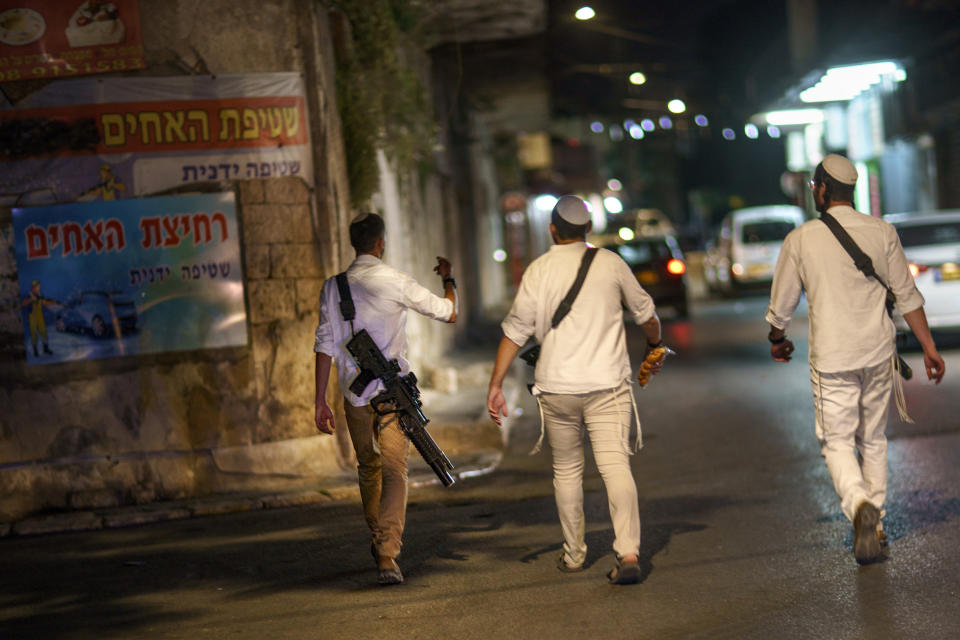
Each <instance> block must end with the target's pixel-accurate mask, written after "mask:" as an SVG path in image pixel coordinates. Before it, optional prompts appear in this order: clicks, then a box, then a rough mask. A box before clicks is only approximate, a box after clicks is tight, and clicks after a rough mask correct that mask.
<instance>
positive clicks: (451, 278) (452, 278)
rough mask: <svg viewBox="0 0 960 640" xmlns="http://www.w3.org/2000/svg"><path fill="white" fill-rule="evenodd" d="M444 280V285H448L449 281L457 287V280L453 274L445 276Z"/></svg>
mask: <svg viewBox="0 0 960 640" xmlns="http://www.w3.org/2000/svg"><path fill="white" fill-rule="evenodd" d="M442 282H443V286H447V283H448V282H449V283H450V284H452V285H453V288H454V289H456V288H457V281H456V279H455V278H454V277H453V276H452V275H451V276H447V277H445V278H443V280H442Z"/></svg>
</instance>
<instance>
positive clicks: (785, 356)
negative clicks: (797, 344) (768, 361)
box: [770, 340, 793, 362]
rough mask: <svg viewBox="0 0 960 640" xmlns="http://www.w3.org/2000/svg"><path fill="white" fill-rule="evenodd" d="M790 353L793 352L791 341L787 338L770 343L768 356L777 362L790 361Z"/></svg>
mask: <svg viewBox="0 0 960 640" xmlns="http://www.w3.org/2000/svg"><path fill="white" fill-rule="evenodd" d="M791 354H793V343H792V342H790V341H789V340H784V341H783V342H781V343H779V344H772V345H770V356H771V357H772V358H773V359H774V360H776V361H777V362H790V356H791Z"/></svg>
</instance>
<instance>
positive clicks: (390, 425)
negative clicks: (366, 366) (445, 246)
mask: <svg viewBox="0 0 960 640" xmlns="http://www.w3.org/2000/svg"><path fill="white" fill-rule="evenodd" d="M384 242H385V241H384V224H383V219H382V218H380V216H378V215H377V214H375V213H368V214H361V215H360V216H358V217H357V218H356V219H355V220H354V221H353V223H352V224H351V225H350V244H351V245H352V246H353V248H354V250H355V251H356V252H357V257H356V259H355V260H354V261H353V262H352V263H351V264H350V266H349V267H348V268H347V271H346V275H347V283H348V285H349V291H350V297H351V298H352V299H353V303H354V307H355V313H356V318H355V319H354V320H352V321H350V322H347V321H346V320H344V317H343V313H342V308H341V306H340V303H341V300H342V298H341V296H340V293H339V289H338V287H337V282H336V278H330V279H329V280H327V281H326V282H325V283H324V285H323V290H322V292H321V294H320V323H319V324H318V325H317V332H316V343H315V344H314V351H315V352H316V354H317V356H316V424H317V429H319V430H320V432H321V433H327V434H330V433H333V431H334V429H335V425H334V421H333V411H331V409H330V407H329V405H328V404H327V398H326V394H327V381H328V379H329V378H330V365H331V362H332V361H335V362H336V363H337V371H338V372H339V381H340V388H341V389H343V395H344V412H345V413H346V419H347V428H348V429H349V430H350V439H351V440H352V441H353V447H354V450H355V451H356V453H357V475H358V477H359V483H360V498H361V501H362V502H363V512H364V515H365V516H366V520H367V526H368V527H369V529H370V535H371V539H372V542H371V545H370V552H371V554H372V555H373V558H374V560H376V562H377V570H378V574H377V582H378V583H379V584H381V585H390V584H399V583H401V582H403V574H402V573H401V572H400V567H399V566H398V565H397V557H398V556H399V555H400V547H401V544H402V541H401V538H402V535H403V525H404V519H405V516H406V509H407V451H408V448H409V447H408V445H409V440H407V437H406V436H405V435H404V434H403V431H402V430H401V429H400V425H399V424H398V421H397V416H396V414H394V413H391V414H388V415H385V416H378V415H377V413H376V412H375V411H374V410H373V408H372V407H371V406H370V399H371V398H373V397H374V396H376V395H377V394H378V393H380V392H381V391H383V384H382V383H381V382H380V381H379V380H377V381H375V382H373V383H371V384H369V385H367V388H366V389H364V391H363V392H362V394H361V395H359V396H356V395H354V394H353V393H351V392H350V391H349V388H350V383H351V382H353V379H354V378H355V377H356V375H357V367H356V363H355V362H354V361H353V358H352V357H351V356H350V354H349V353H348V352H347V350H346V343H347V342H349V341H350V338H351V337H352V336H353V333H354V332H358V331H360V330H361V329H366V330H367V332H368V333H369V334H370V337H371V338H373V341H374V342H376V343H377V346H378V347H379V348H380V350H381V351H382V352H383V355H384V356H385V357H386V358H387V359H388V360H393V359H396V360H397V361H398V362H399V364H400V368H401V371H400V375H406V374H407V373H408V372H409V370H410V365H409V363H408V362H407V361H406V360H405V359H404V356H405V355H406V352H407V334H406V321H407V309H413V310H414V311H416V312H417V313H420V314H422V315H424V316H427V317H428V318H433V319H434V320H440V321H441V322H454V321H456V319H457V292H456V281H455V280H454V279H453V276H452V275H451V272H452V268H451V266H450V262H449V261H448V260H447V259H446V258H441V257H439V256H438V257H437V266H436V267H434V268H433V270H434V271H435V272H437V274H438V275H439V276H440V277H441V278H442V279H443V297H440V296H437V295H434V294H433V293H431V292H430V291H428V290H427V289H425V288H423V287H422V286H420V285H419V284H417V282H416V281H415V280H414V279H413V278H411V277H410V276H408V275H407V274H405V273H401V272H400V271H397V270H396V269H394V268H392V267H389V266H387V265H386V264H384V263H383V262H382V258H383V252H384Z"/></svg>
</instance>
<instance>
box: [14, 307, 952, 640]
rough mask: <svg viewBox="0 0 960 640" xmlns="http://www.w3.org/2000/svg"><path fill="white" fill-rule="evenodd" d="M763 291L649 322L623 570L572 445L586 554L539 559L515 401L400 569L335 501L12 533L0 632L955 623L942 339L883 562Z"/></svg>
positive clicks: (509, 631)
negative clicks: (498, 435) (499, 439)
mask: <svg viewBox="0 0 960 640" xmlns="http://www.w3.org/2000/svg"><path fill="white" fill-rule="evenodd" d="M764 303H765V300H764V299H762V298H748V299H743V300H739V301H722V302H708V303H704V304H701V305H699V306H698V307H697V308H696V309H695V311H694V317H693V318H692V319H691V320H690V321H678V322H674V323H671V324H670V325H669V326H668V327H667V330H666V337H667V341H668V343H669V344H670V345H671V346H672V347H673V348H674V349H675V350H676V351H677V355H676V356H675V357H671V358H670V360H668V362H667V364H666V366H665V368H664V370H663V372H662V373H661V375H659V376H657V377H656V378H655V379H654V380H653V382H651V384H650V385H649V386H648V387H647V388H646V389H644V390H642V391H640V392H639V394H638V402H639V406H640V413H641V419H642V421H643V431H644V440H645V447H644V448H643V450H642V451H641V452H640V453H639V454H638V455H637V456H635V458H634V460H633V467H634V471H635V476H636V479H637V484H638V487H639V494H640V502H641V505H640V506H641V517H642V519H643V541H642V549H641V564H642V566H643V567H644V576H643V580H642V582H641V584H639V585H634V586H629V587H615V586H611V585H609V584H607V581H606V579H605V577H604V574H605V573H606V571H608V570H609V569H610V568H611V567H612V566H613V563H614V559H613V556H612V553H611V551H610V545H611V543H612V539H613V533H612V530H611V528H610V523H609V516H608V514H607V511H606V497H605V494H604V492H603V486H602V483H601V482H600V479H599V476H598V475H597V473H596V468H595V466H594V465H593V463H592V460H590V461H588V467H587V468H588V471H587V477H586V480H585V493H586V498H585V502H586V510H587V518H588V525H587V542H588V545H589V552H588V560H587V565H588V566H587V570H586V571H584V572H581V573H577V574H562V573H560V572H558V571H557V570H556V568H555V564H554V563H555V559H556V556H557V555H558V553H559V549H560V528H559V524H558V521H557V516H556V510H555V505H554V502H553V489H552V478H551V473H550V460H549V449H546V450H545V452H544V453H541V454H540V455H538V456H534V457H529V456H527V455H526V451H527V450H529V448H530V447H531V446H532V444H533V443H534V441H535V439H536V436H537V430H538V423H537V412H536V405H535V404H534V403H532V402H531V400H530V398H529V397H527V396H521V404H520V406H519V407H518V409H519V410H520V412H519V413H521V415H518V416H517V417H516V418H514V419H512V420H511V421H510V422H511V424H510V431H509V433H510V438H509V446H508V451H507V455H506V456H505V458H504V461H503V464H502V465H501V467H500V468H499V469H498V470H496V471H495V472H493V473H491V474H489V475H486V476H482V477H477V478H471V479H468V480H465V481H462V482H460V483H458V484H457V485H455V486H454V487H452V488H451V489H447V490H444V489H442V488H440V487H438V486H433V487H423V488H418V489H415V490H413V491H412V493H411V503H410V507H409V511H408V521H407V535H406V536H405V543H406V544H405V548H404V553H403V556H402V558H401V562H400V564H401V567H402V568H403V570H404V573H405V576H406V583H405V584H403V585H401V586H398V587H389V588H381V587H377V586H376V585H375V583H374V580H375V571H374V568H373V563H372V560H371V558H370V556H369V549H368V545H367V542H366V533H365V526H364V523H363V519H362V516H361V511H360V507H359V505H358V504H354V503H340V504H332V505H313V506H309V507H301V508H292V509H280V510H269V511H256V512H248V513H242V514H234V515H225V516H211V517H207V518H199V519H191V520H184V521H175V522H166V523H161V524H154V525H149V526H143V527H138V528H131V529H123V530H103V531H95V532H88V533H76V534H60V535H52V536H45V537H36V538H10V539H6V540H0V638H3V639H4V640H7V639H14V638H16V639H19V638H71V639H72V638H324V639H326V638H365V637H366V638H424V639H438V638H450V639H454V638H456V639H472V638H484V639H486V638H523V639H535V638H591V639H593V640H596V639H600V638H657V639H663V638H830V639H834V638H956V637H958V636H960V606H958V605H960V578H958V576H960V554H958V553H957V552H956V549H957V548H958V546H960V464H958V463H960V446H958V445H960V437H958V430H960V419H958V417H957V413H956V411H955V410H956V408H957V398H958V397H960V393H958V392H960V351H957V350H956V345H954V346H953V348H952V349H951V350H949V351H945V354H944V355H945V356H946V361H947V376H946V378H945V380H944V382H943V383H942V384H941V385H940V386H939V387H934V386H933V385H932V384H930V383H927V382H926V381H922V380H919V378H920V377H922V376H918V377H917V379H915V380H914V381H911V382H909V383H907V385H906V393H907V398H908V404H909V408H910V412H911V414H912V415H913V417H914V418H915V420H916V424H904V423H901V422H899V420H897V418H896V417H895V415H894V416H892V417H891V419H890V424H889V428H888V434H889V437H890V446H889V457H890V488H889V499H888V504H887V518H886V529H887V532H888V534H889V535H890V538H891V543H890V559H889V560H887V561H886V562H884V563H882V564H877V565H871V566H867V567H858V566H857V565H856V563H855V561H854V559H853V554H852V552H851V543H852V531H851V527H850V525H849V523H848V522H847V521H846V520H845V518H844V517H843V515H842V514H841V512H840V508H839V503H838V500H837V499H836V496H835V494H834V492H833V488H832V485H831V483H830V480H829V476H828V475H827V472H826V469H825V467H824V465H823V462H822V460H821V458H820V456H819V452H818V448H817V445H816V442H815V439H814V436H813V413H812V407H811V392H810V389H809V382H808V380H809V376H808V371H807V366H806V339H805V338H806V324H805V322H804V321H803V320H802V319H800V320H798V321H797V322H796V324H795V326H794V327H793V328H792V329H791V331H790V335H791V337H792V338H793V339H794V341H795V343H796V344H797V352H796V354H795V358H794V361H793V362H791V363H789V364H776V363H774V362H773V361H771V360H770V359H769V355H768V347H767V344H766V342H765V334H766V330H767V327H766V326H765V325H764V323H763V319H762V316H763V308H764ZM630 336H631V341H632V344H633V347H635V348H637V349H639V347H640V346H641V345H642V339H643V338H642V335H641V334H640V333H639V332H638V331H636V330H632V331H631V334H630ZM491 357H492V354H491ZM908 360H909V361H910V363H911V364H912V365H913V367H914V369H915V370H916V371H918V372H919V371H920V369H921V368H922V366H921V362H920V358H919V355H918V354H916V353H913V354H909V355H908ZM517 370H518V371H520V372H521V373H522V366H518V369H517Z"/></svg>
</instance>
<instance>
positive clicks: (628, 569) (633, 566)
mask: <svg viewBox="0 0 960 640" xmlns="http://www.w3.org/2000/svg"><path fill="white" fill-rule="evenodd" d="M607 579H608V580H609V581H610V584H636V583H637V582H639V581H640V564H639V563H637V562H623V561H617V566H615V567H614V568H613V569H611V570H610V572H609V573H607Z"/></svg>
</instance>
